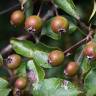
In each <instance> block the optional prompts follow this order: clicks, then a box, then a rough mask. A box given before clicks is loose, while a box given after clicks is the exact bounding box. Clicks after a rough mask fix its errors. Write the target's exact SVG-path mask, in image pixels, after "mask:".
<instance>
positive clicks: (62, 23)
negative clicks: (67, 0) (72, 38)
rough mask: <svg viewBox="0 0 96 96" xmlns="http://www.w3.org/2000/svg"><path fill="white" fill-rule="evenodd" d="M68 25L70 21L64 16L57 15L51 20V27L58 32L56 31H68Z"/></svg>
mask: <svg viewBox="0 0 96 96" xmlns="http://www.w3.org/2000/svg"><path fill="white" fill-rule="evenodd" d="M68 27H69V22H68V20H67V19H66V18H65V17H63V16H56V17H54V18H53V20H52V21H51V29H52V30H53V32H56V33H58V32H62V31H63V32H66V30H67V29H68Z"/></svg>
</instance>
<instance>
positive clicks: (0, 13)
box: [0, 3, 20, 15]
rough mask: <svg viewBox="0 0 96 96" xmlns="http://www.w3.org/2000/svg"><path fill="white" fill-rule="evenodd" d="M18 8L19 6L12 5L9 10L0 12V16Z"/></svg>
mask: <svg viewBox="0 0 96 96" xmlns="http://www.w3.org/2000/svg"><path fill="white" fill-rule="evenodd" d="M19 6H20V4H19V3H18V4H16V5H14V6H12V7H10V8H7V9H5V10H3V11H1V12H0V15H2V14H5V13H7V12H9V11H11V10H13V9H15V8H17V7H19Z"/></svg>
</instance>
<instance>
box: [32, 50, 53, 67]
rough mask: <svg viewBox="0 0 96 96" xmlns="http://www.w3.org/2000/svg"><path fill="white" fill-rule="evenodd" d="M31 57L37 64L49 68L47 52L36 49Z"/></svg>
mask: <svg viewBox="0 0 96 96" xmlns="http://www.w3.org/2000/svg"><path fill="white" fill-rule="evenodd" d="M33 59H34V61H35V62H36V64H38V65H39V66H42V67H44V68H51V65H50V64H49V63H48V53H45V52H42V51H38V50H36V51H34V56H33Z"/></svg>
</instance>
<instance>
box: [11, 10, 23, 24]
mask: <svg viewBox="0 0 96 96" xmlns="http://www.w3.org/2000/svg"><path fill="white" fill-rule="evenodd" d="M23 21H24V14H23V12H22V11H21V10H16V11H14V12H13V13H12V14H11V17H10V22H11V24H12V25H14V26H18V25H20V24H21V23H22V22H23Z"/></svg>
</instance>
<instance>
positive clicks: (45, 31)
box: [41, 19, 61, 40]
mask: <svg viewBox="0 0 96 96" xmlns="http://www.w3.org/2000/svg"><path fill="white" fill-rule="evenodd" d="M51 20H52V19H50V20H48V21H46V22H45V23H44V27H43V29H42V32H41V35H46V36H48V37H50V38H52V39H54V40H58V39H60V38H61V36H60V34H57V33H55V32H53V31H52V29H51V26H50V23H51Z"/></svg>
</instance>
